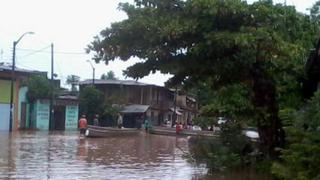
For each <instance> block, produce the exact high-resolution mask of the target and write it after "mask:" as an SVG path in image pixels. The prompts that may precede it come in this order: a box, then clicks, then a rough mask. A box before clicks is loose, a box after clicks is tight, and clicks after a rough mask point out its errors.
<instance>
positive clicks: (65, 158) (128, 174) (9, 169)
mask: <svg viewBox="0 0 320 180" xmlns="http://www.w3.org/2000/svg"><path fill="white" fill-rule="evenodd" d="M0 143H1V147H0V179H88V178H89V177H90V178H94V179H198V178H199V177H203V175H204V174H205V173H206V170H205V169H204V168H197V167H194V166H192V165H190V164H189V163H187V162H186V160H185V159H183V158H182V154H183V152H182V151H188V139H187V138H176V137H167V136H155V135H149V134H141V135H139V136H133V137H116V138H100V139H84V138H79V136H78V134H77V132H71V133H61V132H55V133H50V134H48V133H46V132H20V133H17V134H12V135H8V134H1V135H0Z"/></svg>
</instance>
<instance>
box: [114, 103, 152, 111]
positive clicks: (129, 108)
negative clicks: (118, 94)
mask: <svg viewBox="0 0 320 180" xmlns="http://www.w3.org/2000/svg"><path fill="white" fill-rule="evenodd" d="M149 107H150V106H149V105H140V104H133V105H128V106H125V107H124V108H123V110H121V111H120V112H121V113H144V112H146V111H147V110H148V109H149Z"/></svg>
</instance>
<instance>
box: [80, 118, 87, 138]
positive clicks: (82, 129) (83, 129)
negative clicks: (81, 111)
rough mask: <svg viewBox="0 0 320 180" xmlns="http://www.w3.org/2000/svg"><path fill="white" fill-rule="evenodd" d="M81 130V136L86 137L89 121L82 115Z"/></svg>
mask: <svg viewBox="0 0 320 180" xmlns="http://www.w3.org/2000/svg"><path fill="white" fill-rule="evenodd" d="M79 129H80V135H84V134H85V132H86V129H87V119H86V115H82V116H81V118H80V120H79Z"/></svg>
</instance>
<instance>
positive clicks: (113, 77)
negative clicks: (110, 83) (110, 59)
mask: <svg viewBox="0 0 320 180" xmlns="http://www.w3.org/2000/svg"><path fill="white" fill-rule="evenodd" d="M100 79H103V80H116V79H117V78H116V75H115V74H114V72H113V71H108V72H107V74H102V75H101V78H100Z"/></svg>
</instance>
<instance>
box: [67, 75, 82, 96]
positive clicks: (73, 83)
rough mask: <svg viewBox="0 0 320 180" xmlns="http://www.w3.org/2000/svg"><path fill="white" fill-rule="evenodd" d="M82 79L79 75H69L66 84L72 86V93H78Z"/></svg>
mask: <svg viewBox="0 0 320 180" xmlns="http://www.w3.org/2000/svg"><path fill="white" fill-rule="evenodd" d="M79 81H80V77H79V76H77V75H68V77H67V80H66V83H67V84H69V85H71V91H72V92H75V91H77V87H76V85H77V84H78V83H79Z"/></svg>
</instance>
